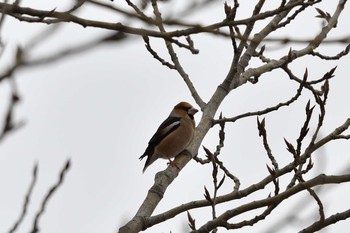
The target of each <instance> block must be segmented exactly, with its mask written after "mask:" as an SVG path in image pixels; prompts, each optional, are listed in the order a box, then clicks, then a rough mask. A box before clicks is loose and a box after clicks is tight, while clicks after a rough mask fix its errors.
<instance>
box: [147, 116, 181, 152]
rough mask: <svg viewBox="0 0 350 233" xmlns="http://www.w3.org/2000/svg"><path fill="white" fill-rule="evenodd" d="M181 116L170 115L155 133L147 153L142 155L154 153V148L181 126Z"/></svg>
mask: <svg viewBox="0 0 350 233" xmlns="http://www.w3.org/2000/svg"><path fill="white" fill-rule="evenodd" d="M180 120H181V118H180V117H168V118H167V119H166V120H165V121H164V122H163V123H162V124H161V125H160V126H159V128H158V129H157V132H156V133H155V134H154V135H153V137H152V138H151V140H150V141H149V142H148V147H147V148H146V150H145V153H143V155H142V156H141V157H140V159H142V158H144V157H145V156H147V155H152V154H153V152H154V148H155V147H156V146H157V145H158V144H159V143H160V142H161V141H162V140H163V139H164V138H165V137H166V136H168V135H169V134H171V133H172V132H173V131H174V130H176V129H177V128H178V127H179V126H180Z"/></svg>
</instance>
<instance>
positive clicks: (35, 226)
mask: <svg viewBox="0 0 350 233" xmlns="http://www.w3.org/2000/svg"><path fill="white" fill-rule="evenodd" d="M69 167H70V160H67V162H66V164H65V165H64V167H63V168H62V170H61V172H60V174H59V179H58V182H57V183H56V184H55V185H53V186H52V187H51V188H50V189H49V191H48V192H47V194H46V195H45V197H44V199H43V201H42V203H41V206H40V210H39V211H38V212H37V214H36V215H35V218H34V222H33V228H32V230H31V231H30V232H31V233H37V232H39V231H40V230H39V220H40V218H41V217H42V215H43V214H44V212H45V208H46V206H47V203H48V201H49V200H50V198H51V197H52V196H53V195H54V194H55V193H56V192H57V190H58V188H59V187H60V186H61V185H62V184H63V181H64V178H65V175H66V173H67V172H68V170H69Z"/></svg>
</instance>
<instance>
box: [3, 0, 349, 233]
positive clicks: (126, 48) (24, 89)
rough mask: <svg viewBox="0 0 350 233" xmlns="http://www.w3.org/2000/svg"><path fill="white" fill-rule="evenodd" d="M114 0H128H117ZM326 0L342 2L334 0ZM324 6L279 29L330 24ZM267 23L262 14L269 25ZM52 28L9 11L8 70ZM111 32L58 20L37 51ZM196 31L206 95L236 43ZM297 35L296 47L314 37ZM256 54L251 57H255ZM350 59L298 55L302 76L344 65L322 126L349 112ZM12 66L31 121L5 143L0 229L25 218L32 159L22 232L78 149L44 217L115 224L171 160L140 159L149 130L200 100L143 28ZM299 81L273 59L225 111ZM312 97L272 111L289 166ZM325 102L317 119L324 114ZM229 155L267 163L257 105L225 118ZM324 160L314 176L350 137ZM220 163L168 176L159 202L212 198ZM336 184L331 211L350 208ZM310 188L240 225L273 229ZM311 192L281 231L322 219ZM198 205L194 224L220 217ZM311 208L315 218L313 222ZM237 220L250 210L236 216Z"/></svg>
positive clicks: (342, 24) (280, 50)
mask: <svg viewBox="0 0 350 233" xmlns="http://www.w3.org/2000/svg"><path fill="white" fill-rule="evenodd" d="M70 2H71V1H53V0H51V1H39V0H35V1H34V0H31V1H22V3H21V5H23V6H29V7H40V8H41V9H47V10H52V9H54V8H56V7H57V9H56V10H57V11H60V10H64V9H67V8H66V7H67V6H68V5H69V3H70ZM223 2H224V1H220V4H218V5H216V6H213V7H210V8H208V9H206V10H202V11H200V12H199V13H197V14H196V15H194V16H193V17H191V20H193V21H194V22H211V23H214V22H217V21H219V20H220V19H223V17H224V14H223ZM326 2H327V4H323V5H322V6H321V5H320V6H319V7H320V8H322V9H324V10H325V11H329V12H333V10H334V6H332V5H335V4H333V2H335V1H326ZM111 4H115V5H117V4H121V3H119V1H114V2H113V3H111ZM267 5H268V4H267ZM165 6H166V7H169V8H166V11H165V13H172V14H174V12H172V11H170V10H169V9H180V8H181V4H180V3H169V6H167V5H165ZM327 6H332V7H331V9H329V8H328V9H327V8H326V7H327ZM251 9H252V8H251V6H250V5H249V4H248V3H245V4H242V6H241V9H240V12H239V15H238V16H239V17H244V16H245V17H246V16H247V15H250V12H251ZM266 9H267V7H266ZM174 11H175V10H174ZM175 12H176V11H175ZM165 13H164V14H165ZM316 14H317V12H316V10H314V9H309V10H308V11H307V12H305V13H303V17H304V18H301V19H298V20H296V21H295V22H294V23H293V24H292V25H290V27H288V28H286V29H283V30H281V32H280V33H275V34H273V36H275V37H288V36H292V37H293V38H310V37H312V36H313V35H315V33H317V32H318V31H319V30H320V27H321V22H322V21H321V20H320V19H315V18H314V16H315V15H316ZM79 15H80V16H88V15H92V16H93V17H92V18H94V19H98V20H110V21H112V22H115V21H116V20H120V19H119V18H118V17H115V16H114V15H112V14H106V13H104V12H102V11H95V10H94V9H93V8H89V9H87V10H86V11H83V12H79ZM349 17H350V7H349V6H348V5H347V7H346V9H345V10H344V13H343V15H342V17H341V18H340V21H339V24H338V26H337V28H336V29H335V30H334V31H332V33H331V35H330V38H338V37H340V36H349V27H348V25H347V24H348V19H349ZM262 25H263V24H262V23H258V26H259V27H261V26H262ZM44 28H47V25H39V24H35V25H34V24H29V23H25V22H20V21H17V20H14V19H13V18H11V17H7V18H6V21H5V23H4V25H3V28H1V38H2V41H3V42H4V43H5V45H6V50H5V52H4V55H3V56H2V57H1V58H0V69H1V70H0V71H1V73H3V70H4V69H6V67H9V66H10V65H11V64H12V62H13V57H12V54H13V51H14V49H15V48H16V46H18V45H22V46H25V45H27V44H28V42H29V41H30V40H31V39H32V38H34V37H35V36H36V35H38V33H39V32H41V31H42V30H43V29H44ZM105 35H107V32H106V31H105V30H97V29H91V28H82V27H81V26H76V25H74V24H72V23H69V24H68V25H65V26H62V27H60V28H59V29H58V30H57V31H56V32H55V33H54V34H53V35H52V36H51V37H50V38H49V39H48V40H45V42H44V43H43V44H42V45H40V46H39V47H37V48H36V49H35V50H34V51H33V52H32V53H31V54H30V55H31V58H32V59H37V58H40V57H43V56H47V55H50V54H53V53H55V52H57V51H60V50H61V49H64V48H70V47H75V46H78V45H81V44H83V43H85V42H87V41H93V40H94V39H96V38H99V37H103V36H105ZM192 39H193V40H194V42H195V46H196V48H198V49H199V50H200V54H198V55H192V54H190V53H189V52H188V51H184V50H179V49H177V52H178V54H179V58H180V62H181V63H182V65H183V66H184V68H185V70H186V71H187V72H188V74H189V75H190V77H191V79H192V81H193V83H194V85H195V86H196V88H197V89H198V92H199V94H200V95H201V97H202V98H203V99H204V101H208V99H209V98H210V97H211V95H212V93H213V92H214V90H215V89H216V86H217V85H218V84H220V83H221V82H222V80H223V79H224V78H225V75H226V73H227V72H228V69H229V64H230V62H231V57H232V53H233V52H232V48H231V42H230V41H229V40H227V39H223V38H220V37H216V36H210V35H196V36H193V38H192ZM151 42H152V44H154V45H155V47H154V48H155V49H157V51H158V52H159V54H162V55H165V54H166V50H165V49H166V48H165V47H164V45H163V43H157V42H161V41H160V40H159V41H155V40H152V41H151ZM290 46H291V47H293V48H295V49H297V48H301V47H302V46H304V45H303V44H300V45H297V44H293V45H290ZM343 47H344V46H343V45H342V46H339V45H336V46H324V47H322V48H321V49H320V51H322V52H324V53H325V54H327V55H335V54H337V53H339V52H340V51H341V50H342V49H343ZM288 50H289V46H287V47H280V46H279V45H277V44H269V45H267V47H266V53H267V54H268V55H269V56H270V58H274V59H278V58H279V57H280V56H282V55H285V54H287V53H288ZM258 64H259V63H258V62H257V61H255V60H252V62H251V67H255V66H257V65H258ZM349 64H350V57H345V58H343V59H342V60H340V61H336V62H325V61H322V60H320V59H317V58H314V57H307V58H303V59H300V61H295V62H293V64H292V65H291V67H292V68H293V69H294V70H295V73H296V74H297V75H299V76H302V75H303V72H304V70H305V68H306V67H307V68H308V71H309V77H310V79H318V78H320V77H322V76H323V74H324V73H326V72H328V71H329V70H330V69H331V68H333V67H334V66H338V68H337V70H336V72H335V74H336V76H335V78H334V79H332V80H331V82H330V95H329V101H328V105H327V112H328V115H327V116H326V119H325V125H324V128H323V129H322V132H321V134H322V135H326V134H328V133H330V132H331V131H332V130H334V129H335V128H336V127H337V126H340V125H341V124H343V123H344V122H345V120H346V118H348V117H349V112H350V106H349V104H348V98H349V94H348V93H349V85H350V81H349V72H350V68H349ZM14 77H15V80H16V83H17V86H18V91H19V94H20V97H21V102H20V104H19V106H18V107H17V109H16V119H17V120H18V121H24V122H25V125H24V126H23V127H22V128H21V129H19V130H18V131H16V132H14V133H13V134H11V135H10V136H9V137H7V138H6V140H4V141H3V142H2V143H1V144H0V185H1V192H0V232H7V231H8V230H9V228H10V227H11V226H12V224H13V223H14V221H15V220H16V219H17V218H18V216H19V214H20V211H21V208H22V204H23V201H24V196H25V193H26V192H27V189H28V187H29V184H30V182H31V180H32V170H33V166H34V164H35V163H37V164H38V166H39V170H38V180H37V184H36V186H35V189H34V191H33V195H32V197H31V202H30V205H29V210H28V213H27V216H26V218H25V220H24V222H23V224H22V225H21V226H20V229H19V230H18V231H17V232H28V230H29V229H31V225H32V222H33V218H34V215H35V213H37V211H38V209H39V206H40V203H41V201H42V199H43V197H44V195H45V194H46V193H47V191H48V189H49V188H50V187H51V186H52V185H53V184H55V183H56V182H57V179H58V173H59V171H60V170H61V169H62V167H63V166H64V163H65V162H66V160H67V159H71V165H72V166H71V168H70V170H69V172H68V174H67V176H66V179H65V182H64V184H63V186H62V187H60V189H59V190H58V192H56V193H55V195H54V196H53V198H52V199H51V200H50V201H49V203H48V206H47V209H46V211H45V214H44V217H43V218H42V219H41V221H40V223H39V226H40V229H41V232H50V233H62V232H67V233H70V232H75V233H77V232H85V233H90V232H91V233H94V232H101V233H102V232H103V233H110V232H115V231H116V229H117V228H119V227H120V226H121V224H122V223H125V221H127V220H129V219H130V218H131V217H132V216H133V215H134V214H135V213H136V211H137V209H138V207H139V205H140V204H141V203H142V201H143V199H144V198H145V195H146V193H147V191H148V189H149V188H150V187H151V185H152V184H153V179H154V174H155V173H156V172H158V171H160V170H163V169H165V168H166V161H165V160H159V161H157V162H155V163H154V164H152V166H150V167H149V168H148V169H147V171H146V172H145V173H144V174H142V168H143V166H144V161H141V162H140V161H139V160H138V158H139V156H140V155H141V154H142V153H143V151H144V149H145V148H146V146H147V143H148V141H149V139H150V137H151V136H152V135H153V133H154V132H155V130H156V129H157V127H158V126H159V124H160V123H161V122H162V121H163V120H164V119H165V118H166V117H167V116H168V114H169V113H170V111H171V109H172V108H173V106H174V105H175V104H177V103H178V102H180V101H188V102H190V103H192V104H193V105H195V102H194V100H193V99H192V97H191V95H190V93H189V91H188V89H187V87H186V85H185V84H184V82H183V81H182V79H181V77H180V76H179V75H178V74H177V73H176V72H174V71H171V70H169V69H168V68H166V67H164V66H162V65H161V64H160V63H159V62H158V61H156V60H155V59H153V58H152V56H151V55H150V54H149V53H148V52H147V50H146V49H145V47H144V42H143V41H142V40H141V39H140V38H137V37H133V38H132V39H131V40H130V41H128V42H122V43H109V44H104V45H101V46H98V47H96V48H93V49H91V50H89V51H86V52H82V53H79V54H76V55H72V56H68V57H66V58H65V59H63V60H60V61H58V62H54V63H49V64H44V65H40V66H37V67H33V68H25V69H21V70H19V71H18V72H16V73H15V74H14ZM296 89H297V85H296V84H294V83H293V82H292V81H290V80H289V79H288V77H286V75H285V74H283V72H281V71H274V72H271V73H268V74H267V75H264V76H263V77H261V80H260V81H259V83H258V84H256V85H252V84H249V83H247V84H246V85H244V86H242V87H240V88H239V89H237V90H234V91H233V92H232V93H231V94H230V95H229V96H228V97H227V99H226V100H225V101H224V103H223V104H222V107H220V109H219V111H222V112H223V114H224V116H226V117H230V116H235V115H237V114H240V113H244V112H247V111H255V110H260V109H263V108H266V107H269V106H272V105H275V104H276V103H279V102H283V101H286V100H288V99H289V98H290V97H291V96H293V95H294V94H295V92H296ZM9 90H10V88H9V84H8V83H7V82H6V83H1V85H0V111H1V112H3V111H4V110H5V109H6V106H7V104H8V98H9ZM308 99H312V96H311V95H310V94H306V95H305V96H304V97H302V98H301V99H300V100H299V101H298V102H297V103H296V104H293V105H292V106H291V107H290V108H285V109H283V110H281V111H279V112H276V113H273V114H271V115H268V116H266V124H267V129H268V134H269V139H270V143H271V144H270V145H271V147H272V150H273V152H274V153H275V155H276V159H277V160H278V161H280V166H281V167H282V166H283V165H285V164H287V163H289V162H291V161H292V159H293V158H292V156H291V155H290V154H288V152H287V151H286V150H285V144H284V142H283V137H285V138H287V139H289V141H291V142H292V141H293V142H294V141H295V139H296V138H297V136H298V134H299V129H300V127H301V126H302V124H303V120H304V118H305V115H304V107H305V105H306V103H307V101H308ZM218 114H219V113H218ZM317 114H318V112H317ZM317 114H315V118H314V119H313V123H314V124H315V122H316V121H317ZM1 116H2V115H1ZM200 117H201V113H198V114H197V115H196V121H197V122H198V121H199V120H200ZM1 121H2V120H1ZM311 130H313V128H311ZM217 135H218V127H214V128H213V129H212V130H211V132H210V133H209V134H208V136H207V137H206V138H205V139H204V141H203V145H205V146H206V147H208V148H210V149H212V150H214V149H215V146H216V143H217V141H218V137H217ZM199 155H200V156H202V157H203V156H204V152H203V151H199ZM220 156H222V157H221V158H222V159H223V160H224V162H226V163H227V166H228V167H229V168H230V169H231V170H232V172H233V173H234V174H235V175H237V176H238V177H239V178H240V180H241V184H242V186H241V188H245V187H247V186H249V185H251V184H252V183H253V182H258V181H259V180H260V179H261V178H262V177H265V176H266V175H268V172H267V170H266V163H269V160H268V157H267V156H266V153H265V152H264V149H263V146H262V143H261V139H260V138H259V136H258V132H257V130H256V118H255V117H252V118H248V119H245V120H242V121H238V122H237V123H235V124H228V125H227V126H226V141H225V147H224V149H223V151H222V154H221V155H220ZM314 162H315V169H314V171H313V172H312V173H311V174H310V175H309V176H308V177H309V178H310V177H313V176H315V175H317V174H319V173H327V174H339V173H340V172H341V171H342V169H346V168H347V169H349V168H348V167H349V164H350V157H349V143H348V142H346V141H342V142H335V143H331V144H329V145H328V146H327V147H326V148H325V149H323V150H321V151H320V152H318V153H317V159H315V160H314ZM210 168H211V166H201V165H199V164H197V163H196V162H194V161H191V162H190V163H188V164H187V166H186V167H185V168H184V169H183V171H181V173H180V175H179V177H178V178H177V179H176V180H175V181H174V182H173V184H171V186H170V187H169V188H168V190H167V192H166V194H165V196H164V198H163V200H162V201H161V203H160V204H159V206H158V207H157V209H156V210H155V213H161V212H163V211H165V210H167V209H169V208H172V207H175V206H177V205H179V204H181V203H186V202H188V201H191V200H198V199H203V192H204V189H203V187H204V185H205V186H206V187H208V189H209V190H212V183H211V178H210V177H211V169H210ZM281 182H282V184H285V183H283V181H281ZM284 182H287V181H284ZM327 187H329V186H327ZM332 187H334V189H333V188H332V191H327V192H325V193H322V194H321V198H322V200H324V204H325V208H326V209H325V212H326V215H327V216H328V215H330V214H333V213H336V212H340V211H344V210H346V209H349V205H348V204H349V201H348V200H349V199H348V197H349V195H350V189H349V185H348V184H343V185H340V187H338V186H337V187H336V186H332ZM231 190H232V184H229V182H227V183H226V184H225V185H224V187H223V189H222V190H221V191H220V194H224V193H227V192H229V191H231ZM271 191H273V188H272V187H269V189H267V190H264V191H261V192H260V193H259V195H256V196H254V198H263V197H266V196H267V195H268V193H269V192H271ZM305 196H307V194H306V193H303V194H299V195H297V196H296V197H294V198H292V199H290V200H288V201H287V202H286V203H285V204H282V205H281V206H280V207H279V208H278V209H277V210H276V211H275V212H273V213H272V214H271V216H269V217H268V219H267V220H266V221H263V222H262V223H259V224H258V225H257V226H256V227H254V228H253V231H252V229H250V228H243V229H241V230H240V231H239V232H263V231H264V229H269V228H268V227H269V226H268V225H267V223H270V224H271V223H272V222H276V221H274V220H278V219H279V218H280V217H281V214H284V213H286V212H289V211H291V210H293V207H294V206H296V204H297V203H299V202H300V200H302V198H303V197H305ZM250 200H253V197H249V198H247V199H243V200H237V201H235V202H231V203H230V204H231V205H232V207H233V206H238V205H240V204H243V203H247V202H248V201H250ZM344 203H346V204H347V205H344ZM307 204H309V207H310V208H307V209H306V210H303V211H300V219H299V220H300V222H296V223H291V225H290V226H289V227H287V228H284V229H283V232H295V231H296V229H301V227H300V225H299V224H301V226H304V227H305V226H308V225H309V224H310V223H311V221H312V220H310V219H309V218H307V217H309V216H310V213H311V212H312V211H313V212H315V213H317V205H316V203H315V202H314V201H313V200H312V199H311V198H310V197H309V203H307ZM219 210H223V209H220V208H219ZM191 214H192V216H193V217H194V218H195V219H196V225H197V226H200V225H201V224H203V223H205V222H206V221H207V220H209V219H210V217H211V210H210V208H207V209H204V210H200V211H198V210H196V211H191ZM255 214H257V213H249V215H244V216H245V217H247V216H250V217H253V216H255ZM303 219H306V221H305V222H303V221H302V220H303ZM239 220H242V217H240V218H237V219H234V220H233V221H234V222H238V221H239ZM268 220H270V221H268ZM307 220H309V221H307ZM186 226H187V217H186V214H181V215H180V216H177V217H176V218H174V219H173V220H170V221H167V222H165V223H163V224H159V226H155V227H153V228H151V229H149V230H147V231H146V232H170V230H171V231H172V232H183V231H184V230H183V229H186V230H188V228H186ZM295 226H298V227H297V228H295ZM349 226H350V224H349V221H345V222H340V223H338V224H336V225H335V226H331V227H330V229H329V232H344V231H345V229H348V228H349ZM220 232H225V231H223V230H221V231H220Z"/></svg>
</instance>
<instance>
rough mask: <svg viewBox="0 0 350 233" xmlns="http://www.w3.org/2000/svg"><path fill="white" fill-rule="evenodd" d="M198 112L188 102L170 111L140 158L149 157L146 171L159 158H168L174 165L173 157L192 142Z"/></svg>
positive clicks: (145, 167)
mask: <svg viewBox="0 0 350 233" xmlns="http://www.w3.org/2000/svg"><path fill="white" fill-rule="evenodd" d="M197 112H198V110H197V109H195V108H194V107H192V105H191V104H189V103H187V102H180V103H178V104H177V105H175V107H174V108H173V110H172V111H171V112H170V115H169V117H168V118H167V119H166V120H165V121H163V123H162V124H161V125H160V126H159V128H158V129H157V131H156V132H155V134H154V135H153V137H152V138H151V140H150V141H149V142H148V146H147V148H146V150H145V152H144V153H143V155H141V157H140V158H139V159H140V160H142V159H143V158H145V157H147V159H146V163H145V166H144V168H143V170H142V172H143V173H144V172H145V171H146V169H147V168H148V166H149V165H151V164H152V163H153V162H154V161H156V160H157V159H158V158H163V159H168V160H169V164H170V165H174V164H173V161H172V160H171V158H174V157H176V156H177V155H179V154H180V153H181V152H182V151H184V150H185V149H186V148H187V146H188V145H189V144H190V143H191V141H192V138H193V136H194V129H195V121H194V115H195V114H196V113H197Z"/></svg>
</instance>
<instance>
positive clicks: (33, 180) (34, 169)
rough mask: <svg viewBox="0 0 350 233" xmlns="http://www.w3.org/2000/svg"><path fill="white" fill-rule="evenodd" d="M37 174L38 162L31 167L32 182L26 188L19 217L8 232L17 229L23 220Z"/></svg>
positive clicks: (12, 232) (11, 232) (10, 232)
mask: <svg viewBox="0 0 350 233" xmlns="http://www.w3.org/2000/svg"><path fill="white" fill-rule="evenodd" d="M37 174H38V164H35V165H34V168H33V178H32V182H31V183H30V185H29V189H28V191H27V194H26V196H25V198H24V203H23V206H22V212H21V214H20V216H19V218H18V219H17V221H16V222H15V223H14V225H13V226H12V227H11V229H10V230H9V233H14V232H15V231H16V230H17V228H18V227H19V225H20V224H21V223H22V222H23V219H24V217H25V216H26V214H27V210H28V205H29V202H30V198H31V196H32V192H33V189H34V186H35V183H36V180H37Z"/></svg>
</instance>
